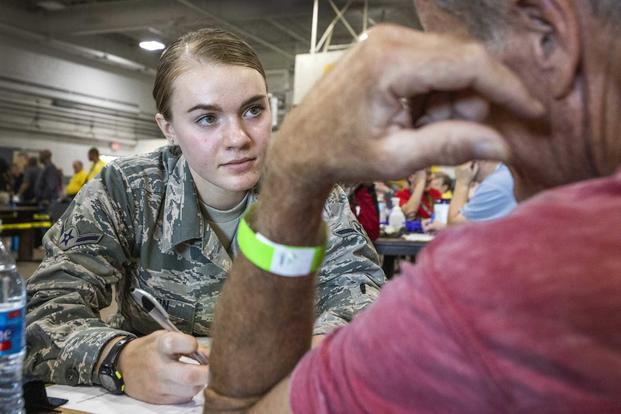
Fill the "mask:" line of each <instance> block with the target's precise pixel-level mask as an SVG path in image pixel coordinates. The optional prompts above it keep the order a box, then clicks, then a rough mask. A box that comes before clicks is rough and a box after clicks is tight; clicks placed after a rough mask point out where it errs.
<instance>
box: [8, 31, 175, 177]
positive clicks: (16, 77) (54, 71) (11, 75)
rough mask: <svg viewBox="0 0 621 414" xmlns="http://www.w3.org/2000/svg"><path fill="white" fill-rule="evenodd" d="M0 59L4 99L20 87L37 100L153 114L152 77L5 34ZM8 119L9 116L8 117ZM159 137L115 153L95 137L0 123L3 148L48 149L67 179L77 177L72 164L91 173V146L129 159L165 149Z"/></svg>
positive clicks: (102, 152) (133, 144)
mask: <svg viewBox="0 0 621 414" xmlns="http://www.w3.org/2000/svg"><path fill="white" fill-rule="evenodd" d="M0 56H1V59H0V60H1V63H0V98H1V97H2V96H7V95H6V93H7V92H6V91H11V90H13V89H12V88H17V89H16V90H21V91H23V93H34V94H35V96H36V95H37V94H39V93H40V94H41V96H45V94H56V93H58V94H60V95H59V96H60V97H62V98H64V99H68V100H74V101H76V102H82V103H87V104H89V105H95V106H102V107H106V106H108V105H109V107H112V108H115V106H118V107H119V110H126V111H129V112H132V111H134V112H135V113H140V114H142V115H144V116H145V117H148V118H152V117H153V113H154V112H155V104H154V102H153V98H152V97H151V88H152V86H153V78H152V76H149V75H146V74H143V73H138V72H132V71H129V70H123V69H120V68H115V67H113V66H108V65H104V64H99V63H98V62H91V61H89V60H86V59H84V58H81V57H77V56H73V55H68V54H66V53H64V52H62V51H58V50H55V49H50V48H49V47H47V46H45V45H44V44H41V43H38V42H37V41H34V40H27V39H23V38H19V37H15V36H12V35H6V34H2V35H0ZM3 88H7V89H3ZM3 91H5V92H3ZM3 93H4V94H5V95H3ZM55 97H58V96H55ZM4 115H5V117H10V116H11V115H10V112H5V113H4ZM160 136H161V135H160V134H159V131H157V130H156V131H154V136H153V138H154V139H152V140H138V141H135V142H134V143H132V141H128V142H125V144H124V145H121V147H120V148H119V149H118V150H117V151H112V149H111V148H110V142H106V141H98V140H95V139H93V138H92V137H91V138H86V137H82V136H79V135H78V136H73V137H71V136H67V135H55V134H51V133H50V131H49V130H47V131H46V130H45V128H42V130H41V131H34V132H33V131H27V130H23V129H22V130H20V129H19V127H16V126H7V125H3V124H0V147H7V148H14V149H20V150H26V151H40V150H42V149H49V150H50V151H51V152H52V161H53V162H54V164H56V166H57V167H58V168H61V169H62V170H63V173H64V175H65V176H70V175H72V174H73V169H72V167H71V165H72V163H73V161H75V160H80V161H82V162H83V163H84V166H85V168H88V165H89V161H88V157H87V152H88V150H89V148H91V147H93V146H95V147H97V148H98V149H99V152H100V153H101V154H102V155H111V156H127V155H132V154H137V153H144V152H149V151H152V150H153V149H155V148H158V147H160V146H162V145H165V144H166V140H164V139H158V138H159V137H160Z"/></svg>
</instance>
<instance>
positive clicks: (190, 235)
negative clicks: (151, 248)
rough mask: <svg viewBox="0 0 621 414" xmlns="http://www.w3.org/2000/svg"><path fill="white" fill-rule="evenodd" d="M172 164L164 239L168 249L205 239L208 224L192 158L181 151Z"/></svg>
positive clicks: (163, 243) (164, 222) (166, 198)
mask: <svg viewBox="0 0 621 414" xmlns="http://www.w3.org/2000/svg"><path fill="white" fill-rule="evenodd" d="M170 167H171V168H172V171H171V172H170V175H169V176H168V181H167V183H166V196H165V198H164V211H163V215H164V217H163V220H162V240H161V245H162V247H163V248H164V249H167V250H171V249H172V248H174V247H176V246H178V245H179V244H181V243H183V242H186V241H188V240H193V239H201V238H202V234H203V233H204V226H205V222H204V220H203V216H202V214H201V212H200V208H199V205H198V194H197V193H196V188H195V187H194V179H193V178H192V174H191V173H190V167H189V166H188V162H187V161H186V159H185V158H184V157H183V155H181V156H180V157H179V158H178V159H177V160H176V163H174V164H173V165H170Z"/></svg>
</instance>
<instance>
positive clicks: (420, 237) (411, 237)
mask: <svg viewBox="0 0 621 414" xmlns="http://www.w3.org/2000/svg"><path fill="white" fill-rule="evenodd" d="M403 238H404V239H406V240H408V241H421V242H428V241H431V240H433V234H424V233H408V234H404V235H403Z"/></svg>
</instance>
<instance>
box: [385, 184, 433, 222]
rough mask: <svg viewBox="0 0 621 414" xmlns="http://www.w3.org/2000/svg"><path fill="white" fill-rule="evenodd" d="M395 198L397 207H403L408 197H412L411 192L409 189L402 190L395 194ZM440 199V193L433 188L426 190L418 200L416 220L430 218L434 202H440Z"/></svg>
mask: <svg viewBox="0 0 621 414" xmlns="http://www.w3.org/2000/svg"><path fill="white" fill-rule="evenodd" d="M395 197H398V198H399V207H403V205H404V204H406V203H407V202H408V200H409V199H410V197H412V191H410V189H409V188H402V189H401V190H399V191H397V192H396V193H395ZM441 198H442V193H441V192H440V191H438V190H436V189H435V188H428V189H426V190H425V192H423V196H422V197H421V199H420V204H419V205H418V211H417V212H416V218H417V219H428V218H431V215H432V214H433V205H434V204H435V202H436V200H440V199H441Z"/></svg>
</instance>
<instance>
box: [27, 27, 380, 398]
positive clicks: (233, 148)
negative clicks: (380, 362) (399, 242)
mask: <svg viewBox="0 0 621 414" xmlns="http://www.w3.org/2000/svg"><path fill="white" fill-rule="evenodd" d="M153 95H154V98H155V101H156V106H157V108H158V113H157V115H156V121H157V123H158V125H159V127H160V129H161V130H162V133H163V134H164V136H165V137H166V138H167V139H168V141H169V143H170V144H171V145H169V146H167V147H164V148H161V149H159V150H157V151H155V152H153V153H150V154H145V155H138V156H134V157H127V158H119V159H117V160H115V161H113V162H111V163H109V164H108V165H106V166H105V167H104V168H103V169H102V171H101V173H100V174H99V175H98V176H97V177H95V178H94V179H92V180H91V181H89V182H88V183H87V184H86V185H85V186H84V188H83V189H82V190H81V191H80V192H79V193H78V195H77V196H76V197H75V199H74V201H73V203H72V204H71V205H70V206H69V208H68V209H67V211H66V212H65V214H64V216H63V217H62V218H61V219H60V220H59V221H58V222H56V224H55V225H54V226H53V227H52V228H51V229H50V231H49V232H48V233H47V234H46V236H45V240H44V243H45V250H46V257H45V259H44V260H43V262H42V263H41V266H40V267H39V269H38V270H37V271H36V272H35V274H34V275H33V276H31V277H30V278H29V279H28V282H27V292H28V305H27V310H28V314H27V328H26V339H27V346H28V353H27V356H26V359H25V370H26V372H27V373H29V374H30V375H34V376H36V377H38V378H41V379H42V380H44V381H48V382H55V383H59V384H70V385H78V384H84V385H91V384H101V382H102V377H104V376H105V375H107V374H106V373H105V372H104V371H105V369H104V368H105V367H107V366H113V367H114V370H118V372H120V373H122V379H123V381H124V385H125V392H126V393H127V394H128V395H130V396H132V397H134V398H137V399H140V400H144V401H148V402H154V403H177V402H184V401H188V400H190V399H191V398H192V397H193V396H194V395H195V394H196V393H197V392H199V391H200V390H201V389H202V388H203V387H204V386H205V384H206V382H207V375H208V367H206V366H199V365H192V364H184V363H181V362H179V361H178V359H179V355H180V354H189V353H191V352H193V351H195V350H197V349H198V343H197V340H196V339H195V338H194V336H210V335H211V334H212V321H213V312H214V307H215V303H216V300H217V298H218V297H219V295H220V293H221V291H222V286H223V284H224V281H225V280H226V278H227V275H228V272H229V270H230V266H231V263H232V257H233V256H234V255H235V254H236V253H237V250H238V246H237V241H236V229H237V225H238V223H239V220H240V217H241V215H242V213H243V212H244V211H246V210H247V209H248V208H249V206H251V205H252V204H254V203H255V201H256V199H257V191H256V186H257V184H258V181H259V178H260V174H261V171H262V167H263V163H264V157H265V151H266V147H267V145H268V142H269V139H270V134H271V116H270V112H269V108H270V107H269V103H268V97H267V85H266V79H265V72H264V70H263V67H262V66H261V63H260V61H259V60H258V57H257V56H256V54H255V53H254V51H253V50H252V49H251V48H250V47H249V46H248V45H247V44H246V43H245V42H243V41H242V40H241V39H239V38H238V37H236V36H234V35H232V34H230V33H228V32H226V31H223V30H220V29H205V30H199V31H196V32H192V33H188V34H186V35H184V36H182V37H181V38H179V39H177V40H176V41H175V42H173V43H172V44H171V45H170V46H169V47H168V48H167V49H166V51H165V52H164V53H163V54H162V56H161V58H160V63H159V65H158V70H157V74H156V80H155V85H154V90H153ZM323 212H324V214H323V215H324V217H325V219H326V222H327V223H328V229H329V242H328V243H329V244H330V251H329V252H327V254H326V257H325V260H324V262H323V265H322V267H321V270H320V271H319V273H320V277H319V278H318V280H317V284H316V285H315V288H316V289H317V314H316V315H315V317H314V318H313V320H314V325H315V328H314V332H313V333H314V334H315V339H319V338H321V337H322V335H324V334H326V333H328V332H329V331H331V330H332V329H334V328H335V327H338V326H342V325H345V324H346V323H348V322H349V321H350V320H351V318H352V317H353V316H354V314H356V313H357V312H358V311H360V310H361V309H363V308H364V307H366V306H367V305H368V304H370V303H372V302H373V300H374V299H375V298H376V297H377V295H378V292H379V287H380V285H381V284H382V283H383V281H384V275H383V273H382V270H381V268H380V266H379V263H378V257H377V253H376V252H375V250H374V249H373V247H372V245H371V243H370V241H369V240H368V238H367V237H366V236H365V235H364V233H363V232H362V230H361V229H360V224H359V223H358V222H357V221H356V220H355V218H354V216H353V214H352V212H351V210H350V208H349V205H348V203H347V197H346V196H345V194H344V193H343V191H342V190H341V189H340V187H335V189H334V191H332V192H330V196H329V197H328V200H327V201H326V202H325V203H324V207H323ZM112 286H116V301H117V303H118V313H117V314H116V315H114V316H113V317H112V319H111V320H110V321H105V322H104V321H102V320H101V319H100V316H99V311H100V310H101V309H102V308H105V307H107V306H109V305H110V303H111V300H112ZM135 287H138V288H141V289H144V290H146V291H148V292H149V293H151V294H152V295H153V296H154V297H155V298H156V299H157V300H158V301H159V302H160V303H161V304H162V305H163V306H164V307H165V308H166V309H167V311H168V313H169V314H170V317H171V320H172V322H173V323H174V324H175V325H176V326H177V327H178V328H179V329H180V330H181V331H183V332H184V334H181V333H171V332H164V331H162V330H161V328H160V326H159V325H157V323H155V321H153V319H152V318H151V317H150V316H149V315H148V314H146V313H145V312H143V311H142V310H141V309H140V307H139V305H138V304H136V303H135V302H134V301H133V300H132V299H131V297H130V290H131V289H132V288H135ZM191 335H193V336H191ZM136 337H138V338H137V339H133V338H136ZM128 340H129V342H127V341H128ZM202 352H206V350H204V349H202ZM117 356H118V358H117ZM102 367H103V368H102ZM107 378H108V377H105V378H104V379H107ZM108 389H110V390H111V391H115V392H117V391H120V383H118V382H117V383H116V384H115V388H112V389H111V388H110V387H109V388H108Z"/></svg>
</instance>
